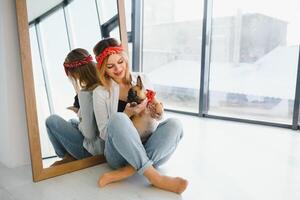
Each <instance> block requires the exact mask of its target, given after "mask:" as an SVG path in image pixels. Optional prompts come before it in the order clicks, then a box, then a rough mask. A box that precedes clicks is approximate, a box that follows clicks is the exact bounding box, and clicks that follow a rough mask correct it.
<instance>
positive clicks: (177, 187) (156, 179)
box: [144, 166, 188, 194]
mask: <svg viewBox="0 0 300 200" xmlns="http://www.w3.org/2000/svg"><path fill="white" fill-rule="evenodd" d="M144 176H145V177H147V179H148V180H149V181H150V183H151V184H152V185H153V186H154V187H157V188H160V189H163V190H167V191H170V192H175V193H177V194H181V193H182V192H183V191H184V190H185V189H186V187H187V185H188V181H187V180H185V179H183V178H180V177H170V176H164V175H160V174H159V173H158V171H157V170H156V169H155V168H154V167H152V166H150V167H148V168H147V169H146V171H145V172H144Z"/></svg>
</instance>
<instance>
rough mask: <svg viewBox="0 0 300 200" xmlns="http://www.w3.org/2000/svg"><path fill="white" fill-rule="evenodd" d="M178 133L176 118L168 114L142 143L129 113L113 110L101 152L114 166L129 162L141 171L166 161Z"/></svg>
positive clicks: (179, 134) (178, 124) (178, 136)
mask: <svg viewBox="0 0 300 200" xmlns="http://www.w3.org/2000/svg"><path fill="white" fill-rule="evenodd" d="M182 136H183V129H182V125H181V123H180V121H179V120H177V119H174V118H169V119H167V120H166V121H163V122H162V123H160V124H159V126H158V127H157V129H156V130H155V131H154V132H153V133H152V134H151V136H150V137H149V138H148V140H147V141H146V142H145V143H144V144H143V143H142V141H141V139H140V136H139V134H138V132H137V130H136V128H135V127H134V125H133V123H132V121H131V120H130V119H129V117H128V116H127V115H126V114H124V113H116V114H114V115H113V116H112V117H111V119H110V120H109V122H108V126H107V139H106V141H105V149H104V154H105V157H106V160H107V163H108V165H109V166H110V167H112V168H114V169H118V168H120V167H123V166H125V165H127V164H130V165H131V166H133V167H134V168H135V169H136V170H137V172H138V173H139V174H143V173H144V171H145V170H146V169H147V168H148V167H149V166H151V165H153V166H154V167H157V166H159V165H161V164H163V163H164V162H166V161H167V160H168V159H169V158H170V156H171V155H172V154H173V152H174V151H175V149H176V147H177V145H178V143H179V141H180V139H181V138H182Z"/></svg>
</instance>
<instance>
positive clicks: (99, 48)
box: [93, 38, 132, 90]
mask: <svg viewBox="0 0 300 200" xmlns="http://www.w3.org/2000/svg"><path fill="white" fill-rule="evenodd" d="M120 45H121V44H120V42H119V41H118V40H116V39H115V38H105V39H103V40H101V41H99V42H98V43H97V44H96V45H95V47H94V49H93V51H94V54H95V56H98V55H100V54H101V53H102V52H104V50H105V49H106V48H108V47H116V46H120ZM120 55H121V56H122V58H123V59H124V60H125V63H126V72H125V83H126V84H131V80H132V79H131V74H130V71H129V64H128V56H127V54H126V52H125V51H122V52H121V53H120ZM108 58H109V56H107V57H106V58H105V59H104V60H103V62H102V63H101V66H97V72H98V73H97V74H98V76H99V79H100V84H101V85H102V86H103V87H105V88H106V89H107V90H110V88H111V82H112V78H111V77H109V76H108V75H107V74H106V72H105V69H106V64H107V60H108Z"/></svg>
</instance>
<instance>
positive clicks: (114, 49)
mask: <svg viewBox="0 0 300 200" xmlns="http://www.w3.org/2000/svg"><path fill="white" fill-rule="evenodd" d="M122 51H124V49H123V47H122V46H115V47H107V48H106V49H104V51H103V52H102V53H100V54H99V55H98V56H96V60H97V63H98V64H97V66H98V68H99V69H100V67H101V65H102V63H103V60H104V59H105V58H106V57H107V56H108V55H112V54H116V53H121V52H122Z"/></svg>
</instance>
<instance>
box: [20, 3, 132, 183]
mask: <svg viewBox="0 0 300 200" xmlns="http://www.w3.org/2000/svg"><path fill="white" fill-rule="evenodd" d="M15 2H16V11H17V21H18V32H19V43H20V57H21V65H22V72H23V86H24V97H25V108H26V118H27V130H28V139H29V146H30V154H31V167H32V176H33V181H34V182H37V181H41V180H44V179H48V178H51V177H55V176H58V175H62V174H65V173H69V172H73V171H76V170H80V169H84V168H87V167H91V166H94V165H97V164H100V163H104V162H105V157H104V155H98V156H92V157H89V158H85V159H82V160H76V161H72V162H69V163H65V164H61V165H57V166H53V167H48V168H43V163H42V153H41V146H40V135H39V126H38V116H37V108H36V98H35V90H34V79H33V71H32V60H31V58H32V57H31V49H30V38H29V22H28V15H27V6H26V0H15ZM117 7H118V13H119V30H120V38H121V42H122V45H123V47H124V49H125V50H126V51H127V52H128V40H127V31H126V30H127V29H126V20H125V2H124V0H117Z"/></svg>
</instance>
